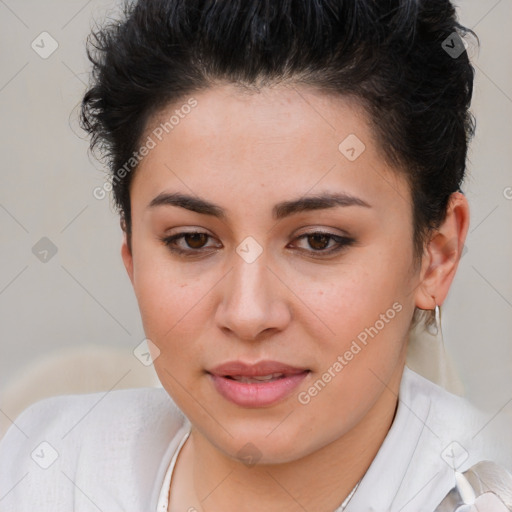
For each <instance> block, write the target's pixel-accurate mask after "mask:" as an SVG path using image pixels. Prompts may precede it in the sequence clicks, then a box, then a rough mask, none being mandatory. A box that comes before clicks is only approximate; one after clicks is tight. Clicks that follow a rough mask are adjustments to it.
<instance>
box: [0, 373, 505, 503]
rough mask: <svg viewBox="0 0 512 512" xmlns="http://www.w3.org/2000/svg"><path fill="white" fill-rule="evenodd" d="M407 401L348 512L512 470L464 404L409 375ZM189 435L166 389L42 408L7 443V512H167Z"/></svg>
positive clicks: (1, 491) (1, 478)
mask: <svg viewBox="0 0 512 512" xmlns="http://www.w3.org/2000/svg"><path fill="white" fill-rule="evenodd" d="M399 399H400V401H399V405H398V409H397V413H396V417H395V419H394V421H393V424H392V426H391V429H390V431H389V432H388V435H387V436H386V438H385V440H384V443H383V444H382V446H381V448H380V450H379V452H378V453H377V456H376V457H375V459H374V460H373V462H372V464H371V465H370V468H369V469H368V471H367V472H366V474H365V475H364V477H363V479H362V480H361V483H360V485H359V487H358V488H357V489H356V491H355V493H354V495H353V496H352V498H351V499H350V501H349V502H348V505H347V507H346V509H345V512H362V511H364V512H371V511H386V512H398V511H401V512H433V511H434V509H435V508H436V506H437V505H438V504H439V503H440V502H441V500H442V499H443V498H444V497H445V496H446V494H447V493H448V492H449V491H450V489H451V488H452V487H453V486H454V485H455V471H454V469H453V467H451V466H455V467H456V469H458V471H461V472H462V471H465V470H466V469H467V468H469V467H471V466H472V465H474V464H475V463H476V462H478V461H480V460H485V459H487V460H494V461H496V462H498V463H499V464H502V465H505V466H506V467H508V469H509V470H510V461H511V458H510V454H506V453H503V450H502V449H500V446H499V439H497V437H496V436H494V435H493V432H492V425H493V422H492V421H489V420H490V419H491V418H487V417H484V416H483V415H481V414H480V413H479V412H477V411H476V410H475V409H474V408H472V407H471V406H470V405H469V404H468V402H466V401H465V400H464V399H462V398H459V397H457V396H455V395H451V394H450V393H448V392H447V391H445V390H444V389H442V388H440V387H439V386H437V385H435V384H433V383H432V382H430V381H428V380H426V379H424V378H423V377H421V376H420V375H418V374H416V373H414V372H413V371H412V370H410V369H408V368H407V367H406V368H405V370H404V375H403V377H402V382H401V385H400V393H399ZM189 432H190V422H189V421H188V420H187V419H186V418H185V416H184V415H183V414H182V413H181V411H180V410H179V409H178V408H177V406H176V405H175V404H174V402H173V401H172V399H171V398H170V397H169V395H168V394H167V392H166V391H165V390H164V389H162V388H139V389H130V390H117V391H111V392H107V393H92V394H87V395H66V396H60V397H54V398H48V399H45V400H42V401H40V402H38V403H36V404H34V405H32V406H31V407H29V408H28V409H26V410H25V411H24V412H23V413H22V414H21V415H20V416H19V417H18V418H17V419H16V421H15V424H14V425H12V426H11V428H10V429H9V431H8V432H7V434H6V435H5V437H4V438H3V440H2V441H1V443H0V512H33V511H34V510H37V511H38V512H61V511H62V512H70V511H71V510H74V511H75V512H93V511H94V512H98V510H100V511H102V512H155V511H156V512H165V511H166V510H167V507H168V503H167V499H168V494H169V489H170V481H171V476H172V472H173V469H174V465H175V462H176V460H177V456H178V453H179V450H180V449H181V447H182V446H183V444H184V442H185V440H186V438H187V435H188V433H189ZM343 498H345V497H344V496H340V502H341V501H342V499H343ZM340 511H341V506H340V507H339V508H338V509H337V510H336V511H335V512H340Z"/></svg>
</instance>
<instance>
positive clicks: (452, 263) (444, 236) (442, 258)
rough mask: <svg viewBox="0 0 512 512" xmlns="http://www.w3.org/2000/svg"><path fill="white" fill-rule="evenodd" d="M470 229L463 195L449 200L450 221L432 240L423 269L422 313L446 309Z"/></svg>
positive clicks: (420, 288)
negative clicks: (426, 310) (443, 306)
mask: <svg viewBox="0 0 512 512" xmlns="http://www.w3.org/2000/svg"><path fill="white" fill-rule="evenodd" d="M468 228H469V204H468V201H467V199H466V197H465V196H464V194H462V193H460V192H454V193H453V194H452V195H451V196H450V199H449V202H448V208H447V212H446V218H445V220H444V221H443V223H442V224H441V226H439V228H438V229H437V231H436V232H435V233H434V234H433V236H432V238H431V239H430V241H429V243H428V245H427V247H426V248H425V252H424V254H423V260H422V265H421V275H420V285H419V286H418V287H417V289H416V293H415V302H416V306H417V307H418V308H420V309H434V308H435V306H436V304H437V305H439V306H440V305H442V303H443V302H444V300H445V299H446V296H447V295H448V290H449V289H450V286H451V284H452V281H453V278H454V277H455V273H456V271H457V267H458V266H459V261H460V258H461V256H462V251H463V249H464V242H465V240H466V235H467V232H468Z"/></svg>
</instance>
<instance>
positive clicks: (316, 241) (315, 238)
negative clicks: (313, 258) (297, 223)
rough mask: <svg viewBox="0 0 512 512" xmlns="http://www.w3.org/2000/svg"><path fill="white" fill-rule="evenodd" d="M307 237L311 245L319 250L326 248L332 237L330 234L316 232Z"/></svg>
mask: <svg viewBox="0 0 512 512" xmlns="http://www.w3.org/2000/svg"><path fill="white" fill-rule="evenodd" d="M307 237H308V243H309V245H310V247H311V248H312V249H315V250H317V251H321V250H323V249H326V248H327V247H328V245H329V241H330V240H331V238H332V237H330V236H329V235H324V234H323V233H314V234H312V235H307Z"/></svg>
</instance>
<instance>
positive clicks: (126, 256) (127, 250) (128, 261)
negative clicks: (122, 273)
mask: <svg viewBox="0 0 512 512" xmlns="http://www.w3.org/2000/svg"><path fill="white" fill-rule="evenodd" d="M121 228H122V230H123V243H122V245H121V258H123V263H124V268H125V269H126V272H127V273H128V277H129V278H130V281H131V282H132V285H133V255H132V250H131V247H130V244H129V243H128V235H127V233H126V224H125V222H124V221H123V219H121Z"/></svg>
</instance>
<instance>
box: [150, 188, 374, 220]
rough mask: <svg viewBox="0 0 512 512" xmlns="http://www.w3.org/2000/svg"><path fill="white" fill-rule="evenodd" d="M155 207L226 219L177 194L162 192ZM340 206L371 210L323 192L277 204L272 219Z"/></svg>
mask: <svg viewBox="0 0 512 512" xmlns="http://www.w3.org/2000/svg"><path fill="white" fill-rule="evenodd" d="M157 206H178V207H180V208H185V209H186V210H190V211H192V212H196V213H200V214H202V215H210V216H212V217H215V218H218V219H226V211H225V210H224V209H223V208H222V207H220V206H218V205H216V204H214V203H212V202H210V201H207V200H206V199H202V198H200V197H196V196H191V195H188V194H183V193H178V192H177V193H166V192H163V193H161V194H159V195H158V196H156V197H155V198H154V199H153V200H152V201H151V202H150V203H149V205H148V208H156V207H157ZM340 206H343V207H347V206H361V207H364V208H371V206H370V205H369V204H368V203H367V202H366V201H363V200H362V199H360V198H359V197H355V196H353V195H350V194H346V193H340V192H338V193H329V192H325V193H322V194H317V195H311V196H305V197H300V198H299V199H294V200H291V201H283V202H280V203H277V204H276V205H275V206H274V207H273V208H272V217H273V218H274V219H275V220H281V219H284V218H285V217H290V216H291V215H294V214H297V213H301V212H306V211H313V210H326V209H330V208H336V207H340Z"/></svg>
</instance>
